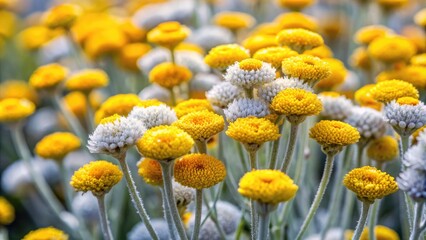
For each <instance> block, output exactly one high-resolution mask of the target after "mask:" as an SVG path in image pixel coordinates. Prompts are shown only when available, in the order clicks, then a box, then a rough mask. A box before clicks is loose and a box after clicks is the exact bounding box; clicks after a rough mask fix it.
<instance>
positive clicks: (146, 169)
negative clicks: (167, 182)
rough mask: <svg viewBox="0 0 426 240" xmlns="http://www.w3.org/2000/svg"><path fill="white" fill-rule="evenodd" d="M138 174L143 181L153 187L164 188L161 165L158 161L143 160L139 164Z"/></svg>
mask: <svg viewBox="0 0 426 240" xmlns="http://www.w3.org/2000/svg"><path fill="white" fill-rule="evenodd" d="M137 167H138V174H139V176H141V177H142V178H143V180H144V181H145V182H146V183H148V184H150V185H153V186H163V174H162V173H161V165H160V163H159V162H158V161H157V160H154V159H151V158H142V159H141V160H140V161H139V162H138V163H137Z"/></svg>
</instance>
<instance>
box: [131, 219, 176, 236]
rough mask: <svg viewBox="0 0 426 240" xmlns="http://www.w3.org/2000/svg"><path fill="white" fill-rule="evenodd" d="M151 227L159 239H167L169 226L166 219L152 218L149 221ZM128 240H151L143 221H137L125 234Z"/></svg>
mask: <svg viewBox="0 0 426 240" xmlns="http://www.w3.org/2000/svg"><path fill="white" fill-rule="evenodd" d="M151 223H152V227H153V228H154V230H155V231H156V232H157V236H158V238H159V239H160V240H169V239H170V236H169V228H168V227H167V223H166V221H164V220H163V219H153V220H152V221H151ZM127 239H128V240H151V239H152V237H151V235H149V232H148V230H147V229H146V226H145V224H144V223H142V222H141V223H138V224H136V225H135V226H133V228H132V230H130V232H129V233H128V234H127Z"/></svg>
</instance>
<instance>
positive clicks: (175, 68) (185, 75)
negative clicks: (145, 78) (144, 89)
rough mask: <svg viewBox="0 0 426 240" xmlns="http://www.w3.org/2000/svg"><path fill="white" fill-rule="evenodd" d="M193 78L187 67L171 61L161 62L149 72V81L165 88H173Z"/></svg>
mask: <svg viewBox="0 0 426 240" xmlns="http://www.w3.org/2000/svg"><path fill="white" fill-rule="evenodd" d="M191 78H192V73H191V71H190V70H189V69H188V68H187V67H184V66H179V65H176V64H173V63H169V62H164V63H160V64H158V65H157V66H155V67H154V68H153V69H152V70H151V72H149V81H150V82H152V83H156V84H158V85H160V86H162V87H164V88H173V87H174V86H177V85H179V84H181V83H184V82H188V81H189V80H190V79H191Z"/></svg>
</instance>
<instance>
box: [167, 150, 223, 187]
mask: <svg viewBox="0 0 426 240" xmlns="http://www.w3.org/2000/svg"><path fill="white" fill-rule="evenodd" d="M173 176H174V178H175V180H176V182H178V183H180V184H182V185H183V186H187V187H190V188H195V189H203V188H210V187H212V186H214V185H216V184H218V183H220V182H222V181H223V180H224V179H225V177H226V169H225V165H224V164H223V163H222V162H221V161H219V160H218V159H216V158H214V157H212V156H210V155H207V154H188V155H185V156H183V157H182V158H179V159H178V160H177V161H176V162H175V167H174V175H173Z"/></svg>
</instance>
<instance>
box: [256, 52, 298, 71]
mask: <svg viewBox="0 0 426 240" xmlns="http://www.w3.org/2000/svg"><path fill="white" fill-rule="evenodd" d="M297 55H298V53H297V52H295V51H293V50H291V49H290V48H288V47H268V48H263V49H260V50H258V51H257V52H256V53H255V54H254V55H253V58H254V59H257V60H260V61H262V62H266V63H270V64H271V65H272V67H274V68H275V69H280V68H281V64H282V61H283V60H284V59H285V58H288V57H294V56H297Z"/></svg>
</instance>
